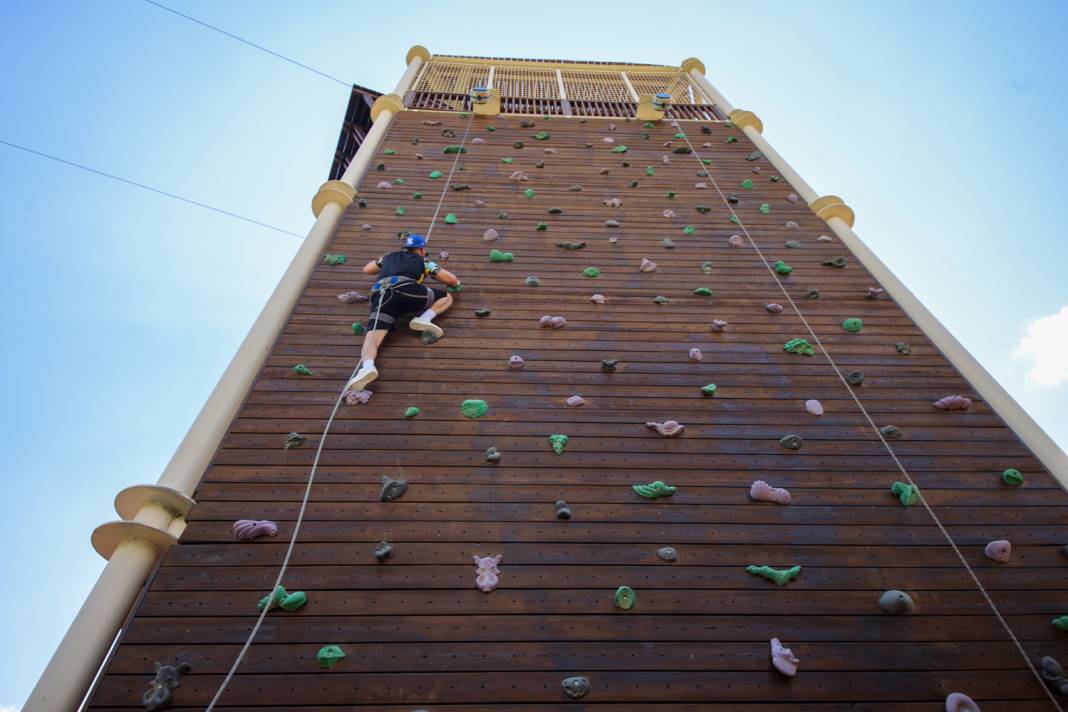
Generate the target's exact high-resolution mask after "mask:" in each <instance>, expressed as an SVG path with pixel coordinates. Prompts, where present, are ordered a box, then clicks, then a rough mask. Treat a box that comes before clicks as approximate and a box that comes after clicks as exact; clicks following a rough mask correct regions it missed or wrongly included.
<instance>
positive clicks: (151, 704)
mask: <svg viewBox="0 0 1068 712" xmlns="http://www.w3.org/2000/svg"><path fill="white" fill-rule="evenodd" d="M190 670H192V668H191V667H190V666H189V664H188V663H178V664H177V665H161V664H160V663H159V661H157V662H156V663H155V671H156V676H155V677H154V678H153V679H152V680H151V681H150V682H149V683H148V689H147V690H145V691H144V693H143V694H142V695H141V706H142V707H144V708H145V709H146V710H149V711H150V712H151V711H152V710H159V709H163V708H164V707H169V706H170V704H171V691H172V690H174V688H176V687H178V681H179V680H180V679H181V676H182V675H184V674H185V673H187V672H189V671H190Z"/></svg>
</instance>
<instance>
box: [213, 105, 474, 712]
mask: <svg viewBox="0 0 1068 712" xmlns="http://www.w3.org/2000/svg"><path fill="white" fill-rule="evenodd" d="M473 120H474V114H471V116H470V117H469V118H468V121H467V126H466V127H465V128H464V135H463V138H462V139H461V140H460V146H463V145H464V143H465V142H466V141H467V135H468V133H469V132H470V130H471V122H472V121H473ZM386 135H387V136H388V135H389V132H388V131H387V132H386ZM383 140H384V137H383ZM461 153H462V152H460V151H458V152H457V153H456V157H455V158H453V160H452V166H451V167H450V168H449V177H448V179H447V180H446V181H445V183H444V185H442V188H441V195H440V196H439V197H438V204H437V206H436V207H435V208H434V215H433V217H431V218H430V224H429V225H428V226H427V231H426V236H427V238H428V239H429V238H430V233H431V232H432V231H433V230H434V223H435V222H436V221H437V219H438V214H439V213H440V212H441V205H442V203H444V202H445V194H446V193H447V192H448V190H449V183H450V181H451V180H452V174H453V172H454V171H455V170H456V164H457V162H458V161H459V160H460V155H461ZM359 369H360V364H356V368H354V369H353V370H352V373H350V374H349V377H348V378H346V379H345V381H346V383H347V382H348V380H349V379H351V378H352V377H354V376H355V375H356V372H357V371H359ZM344 398H345V390H344V388H342V390H341V392H340V393H339V394H338V397H337V399H336V400H335V401H334V408H333V410H331V411H330V417H329V418H327V421H326V426H325V427H324V428H323V434H322V436H321V437H320V438H319V445H318V447H316V448H315V459H314V460H312V466H311V470H310V471H309V473H308V484H307V486H306V487H305V488H304V497H303V498H302V499H301V502H300V510H299V511H298V512H297V520H296V522H294V524H293V533H292V534H291V535H290V537H289V544H288V546H287V547H286V555H285V557H284V558H283V559H282V566H281V568H279V569H278V576H277V577H276V578H275V581H274V585H273V586H271V592H273V591H274V590H275V589H277V588H278V587H279V586H281V585H282V579H283V577H284V576H285V573H286V569H287V568H289V560H290V558H291V557H292V555H293V548H294V547H295V546H296V543H297V535H298V534H299V533H300V527H301V525H302V524H303V523H304V513H305V511H306V510H307V508H308V501H309V500H310V499H311V491H312V485H313V484H314V483H315V473H316V472H317V470H318V468H319V458H320V456H321V455H322V453H323V445H324V444H326V438H327V436H328V435H329V433H330V426H331V425H333V423H334V418H335V417H336V416H337V411H338V408H340V407H341V402H342V401H343V400H344ZM267 595H268V596H270V595H271V594H270V593H268V594H267ZM269 610H271V607H270V606H264V607H263V610H262V611H260V616H259V618H257V619H256V624H255V625H254V626H252V630H251V631H250V632H249V634H248V638H247V639H246V640H245V644H244V645H243V646H242V647H241V650H240V651H239V652H238V654H237V658H235V659H234V663H233V665H231V666H230V670H229V672H227V673H226V677H225V678H224V679H223V681H222V683H221V684H220V685H219V689H218V690H217V691H216V693H215V696H214V697H212V698H211V702H210V703H209V704H208V706H207V707H206V708H205V712H212V710H214V709H215V705H216V704H218V702H219V700H220V699H221V698H222V696H223V693H224V692H225V691H226V687H227V685H229V684H230V680H231V679H233V677H234V673H236V672H237V668H238V667H239V666H240V665H241V661H242V660H244V659H245V654H246V653H247V652H248V649H249V648H250V647H251V646H252V643H253V641H254V640H255V639H256V634H257V633H259V631H260V628H261V627H262V626H263V619H264V618H266V617H267V612H268V611H269Z"/></svg>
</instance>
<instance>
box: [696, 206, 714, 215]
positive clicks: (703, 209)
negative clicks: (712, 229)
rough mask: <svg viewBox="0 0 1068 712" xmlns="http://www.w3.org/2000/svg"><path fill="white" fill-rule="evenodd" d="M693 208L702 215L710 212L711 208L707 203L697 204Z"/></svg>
mask: <svg viewBox="0 0 1068 712" xmlns="http://www.w3.org/2000/svg"><path fill="white" fill-rule="evenodd" d="M694 210H696V211H697V212H699V213H701V214H702V215H704V214H706V213H710V212H712V208H710V207H708V206H707V205H698V206H697V207H695V208H694Z"/></svg>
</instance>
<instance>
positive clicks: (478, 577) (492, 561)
mask: <svg viewBox="0 0 1068 712" xmlns="http://www.w3.org/2000/svg"><path fill="white" fill-rule="evenodd" d="M473 558H474V560H475V566H476V567H477V569H476V571H475V586H477V587H478V590H480V591H482V592H483V593H489V592H490V591H492V590H493V589H495V588H497V584H498V583H499V581H500V575H501V572H500V570H499V569H498V568H497V565H498V564H499V563H501V555H500V554H497V555H496V556H493V557H490V556H479V555H478V554H475V555H474V557H473Z"/></svg>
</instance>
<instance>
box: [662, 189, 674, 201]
mask: <svg viewBox="0 0 1068 712" xmlns="http://www.w3.org/2000/svg"><path fill="white" fill-rule="evenodd" d="M664 197H665V198H667V199H668V200H674V199H675V191H673V190H669V191H668V192H666V193H664Z"/></svg>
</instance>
